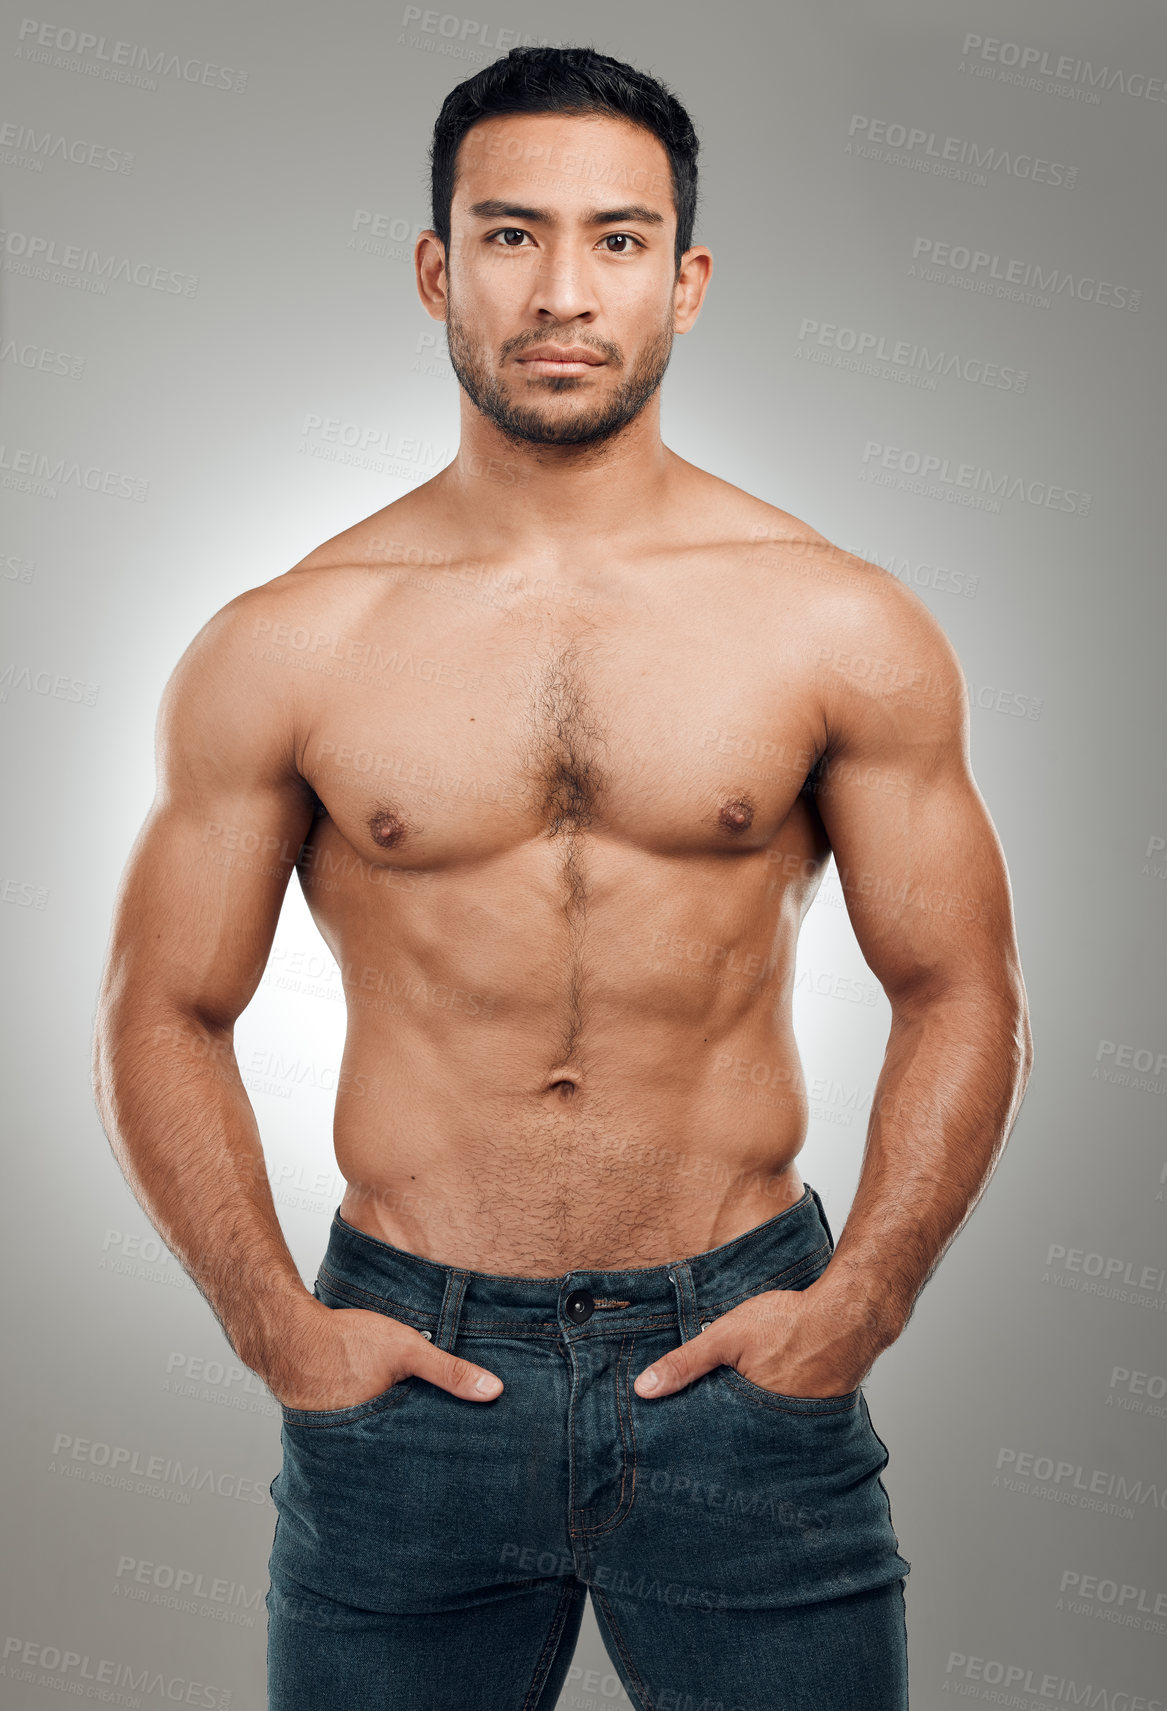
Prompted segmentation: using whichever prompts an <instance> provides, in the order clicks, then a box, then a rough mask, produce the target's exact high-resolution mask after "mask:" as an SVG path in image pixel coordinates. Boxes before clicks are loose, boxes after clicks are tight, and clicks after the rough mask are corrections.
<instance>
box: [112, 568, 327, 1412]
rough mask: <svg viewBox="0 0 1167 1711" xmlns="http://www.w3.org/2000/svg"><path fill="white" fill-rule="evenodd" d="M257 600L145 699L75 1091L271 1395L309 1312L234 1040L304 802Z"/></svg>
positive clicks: (301, 828) (308, 813)
mask: <svg viewBox="0 0 1167 1711" xmlns="http://www.w3.org/2000/svg"><path fill="white" fill-rule="evenodd" d="M263 597H264V591H263V590H252V591H251V592H250V593H248V594H244V595H241V596H240V597H239V598H238V599H237V600H234V601H232V602H231V603H230V604H229V605H227V606H225V607H224V608H223V609H222V611H220V612H219V613H217V614H216V615H215V617H214V618H212V619H211V620H210V622H209V623H208V624H207V625H206V626H205V627H204V628H203V629H202V630H201V631H200V633H199V634H198V635H197V636H196V637H195V639H194V641H193V642H192V643H191V645H190V646H189V647H188V648H187V650H186V652H185V653H184V654H183V656H182V658H181V660H180V661H179V663H178V665H177V667H176V668H175V670H174V673H173V675H172V676H171V678H170V681H169V683H168V684H167V686H166V690H165V692H164V694H163V697H162V703H161V706H160V709H159V714H158V725H157V740H156V762H157V774H158V783H157V790H156V794H155V798H154V802H153V804H152V806H151V808H150V812H149V814H148V815H147V818H146V822H145V824H144V825H143V827H142V830H141V832H140V833H139V835H138V838H137V840H136V842H135V844H134V847H133V850H132V852H131V855H130V858H129V861H128V863H127V866H126V870H125V873H124V875H123V877H122V882H121V886H120V889H119V893H118V898H117V903H116V907H115V912H114V921H113V931H112V935H111V939H110V945H109V953H108V960H107V964H106V969H105V973H104V978H103V981H102V985H101V992H100V996H99V1000H98V1010H97V1024H96V1029H95V1034H94V1059H93V1076H94V1092H95V1095H96V1099H97V1105H98V1109H99V1111H100V1114H101V1118H102V1121H103V1123H104V1125H105V1130H106V1134H107V1135H108V1137H109V1140H110V1144H111V1146H112V1148H113V1151H114V1153H115V1155H116V1157H117V1160H118V1163H119V1164H120V1165H121V1168H122V1171H123V1173H124V1175H125V1177H126V1180H127V1181H128V1182H129V1184H130V1187H131V1188H132V1189H133V1191H134V1194H135V1195H136V1196H137V1198H138V1200H139V1201H140V1202H141V1204H142V1206H143V1207H144V1208H145V1210H146V1211H147V1213H148V1215H149V1217H150V1219H151V1221H152V1223H153V1224H154V1226H155V1228H156V1229H157V1230H158V1231H159V1233H160V1234H161V1236H162V1238H163V1240H164V1241H165V1242H166V1244H167V1246H168V1247H169V1248H170V1249H171V1251H172V1252H173V1253H174V1254H175V1255H176V1257H177V1258H178V1259H179V1260H180V1261H181V1262H182V1264H183V1265H184V1266H185V1268H186V1270H187V1271H188V1272H189V1273H190V1275H191V1276H192V1277H193V1278H194V1280H195V1282H196V1283H197V1285H198V1287H199V1289H200V1290H201V1291H202V1293H203V1295H204V1296H205V1297H206V1299H207V1301H208V1302H209V1303H210V1306H211V1308H212V1310H213V1311H214V1313H215V1315H216V1317H217V1318H218V1320H219V1322H220V1324H221V1325H222V1327H223V1330H224V1331H225V1333H226V1335H227V1337H228V1340H229V1341H230V1343H231V1344H232V1346H233V1348H234V1349H235V1351H236V1353H237V1354H238V1355H239V1356H240V1358H241V1359H242V1360H243V1361H245V1362H246V1363H247V1364H248V1365H249V1366H252V1367H254V1368H255V1369H256V1370H257V1371H259V1372H261V1373H262V1374H263V1375H264V1377H265V1378H266V1379H267V1380H268V1382H269V1383H270V1384H271V1385H272V1388H273V1389H274V1390H275V1391H276V1392H277V1394H278V1392H279V1390H280V1387H281V1380H288V1381H292V1382H294V1372H295V1364H294V1363H296V1362H297V1361H298V1360H299V1359H301V1358H302V1356H303V1354H304V1353H305V1351H304V1350H303V1349H301V1348H300V1347H299V1344H300V1342H301V1341H302V1331H303V1328H304V1327H305V1326H306V1325H309V1324H310V1323H311V1321H312V1318H313V1314H312V1308H314V1307H318V1306H319V1304H318V1303H316V1301H315V1299H314V1297H312V1296H311V1295H310V1294H309V1292H308V1290H307V1289H305V1287H304V1284H303V1282H302V1281H301V1279H300V1276H299V1273H298V1271H297V1269H296V1265H295V1262H294V1261H293V1259H292V1256H291V1253H290V1252H289V1250H288V1246H287V1243H286V1241H285V1240H284V1236H283V1232H282V1230H281V1228H280V1224H279V1220H278V1218H277V1216H276V1211H275V1206H274V1203H273V1200H272V1194H271V1188H270V1184H269V1182H268V1177H267V1171H266V1167H265V1163H264V1156H263V1149H262V1146H261V1143H260V1136H259V1130H258V1126H257V1124H256V1120H255V1114H254V1112H253V1110H252V1108H251V1103H250V1101H249V1099H248V1097H247V1093H246V1090H245V1088H244V1086H243V1080H242V1077H241V1076H240V1073H239V1066H238V1063H237V1062H236V1058H235V1052H234V1045H233V1033H234V1024H235V1020H236V1018H237V1017H238V1016H239V1014H240V1012H241V1011H242V1010H243V1009H244V1008H245V1006H246V1005H247V1004H248V1003H249V1001H250V999H251V997H252V995H253V994H254V992H255V989H256V987H257V986H258V984H259V980H260V976H261V975H262V972H263V969H264V966H265V964H266V962H267V957H268V953H269V951H270V949H271V943H272V939H273V937H274V934H275V928H276V922H277V920H278V918H279V912H280V905H281V902H282V899H283V895H284V891H285V888H286V886H287V883H288V879H289V876H290V875H291V873H292V871H293V867H294V863H295V859H296V855H297V853H298V851H299V848H300V845H301V843H302V841H303V839H304V837H305V835H306V834H307V831H308V828H309V826H310V825H311V822H312V802H311V796H310V793H309V790H308V788H307V785H306V783H305V781H304V779H303V778H302V777H301V776H300V774H299V772H298V771H297V768H296V764H295V752H294V725H295V720H294V707H293V695H294V694H295V685H294V683H292V682H290V681H289V679H291V678H292V677H293V675H294V674H292V673H290V672H289V671H288V670H287V669H286V668H285V667H284V666H282V665H280V664H264V663H262V662H260V661H257V660H256V659H254V658H252V657H251V650H252V646H253V642H252V637H253V635H254V632H255V629H256V618H257V617H258V615H259V614H260V613H261V611H262V610H263ZM325 1311H327V1310H326V1309H325ZM289 1362H291V1363H293V1367H292V1371H290V1372H285V1371H283V1370H282V1368H283V1367H284V1366H285V1365H286V1364H287V1363H289Z"/></svg>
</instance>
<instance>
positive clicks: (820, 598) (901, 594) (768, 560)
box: [720, 483, 939, 631]
mask: <svg viewBox="0 0 1167 1711" xmlns="http://www.w3.org/2000/svg"><path fill="white" fill-rule="evenodd" d="M720 485H722V486H727V487H728V485H729V484H728V483H721V484H720ZM730 492H731V493H732V494H734V495H736V496H737V497H736V499H735V500H734V501H733V502H732V503H733V517H734V524H735V527H734V530H733V533H734V537H735V539H736V542H737V544H738V546H739V548H740V549H741V550H742V552H743V554H744V561H745V562H746V563H747V564H749V565H751V566H754V567H756V568H757V569H758V570H760V571H763V572H770V573H771V576H770V578H769V580H770V581H771V582H772V584H773V586H774V589H775V591H776V593H780V594H782V595H784V596H786V597H793V596H797V597H798V600H799V604H800V605H801V606H804V607H806V608H807V609H808V615H811V614H813V613H815V612H817V613H818V614H819V615H821V617H822V618H823V619H824V620H825V621H829V622H831V623H836V624H837V623H840V622H841V623H846V624H850V625H855V626H863V625H868V624H872V623H875V624H878V625H879V626H881V627H886V628H889V629H891V630H893V631H895V630H899V629H903V628H907V629H911V628H912V627H913V626H920V627H922V628H923V629H928V628H929V627H932V628H935V629H937V630H938V629H939V626H938V625H937V624H936V621H935V619H934V618H933V617H932V614H931V613H930V612H929V610H928V608H927V607H926V606H925V604H924V602H923V601H922V600H921V599H920V597H919V595H918V594H916V593H915V591H914V590H913V589H911V588H909V587H908V585H907V584H906V583H905V582H902V581H901V580H900V579H899V578H898V577H896V576H894V575H892V573H891V572H890V571H888V570H885V569H884V567H883V566H882V565H880V564H877V563H875V562H874V561H873V560H871V559H868V558H866V557H864V555H863V554H862V553H859V552H855V551H852V550H851V549H850V548H848V547H843V546H840V545H839V544H838V543H837V542H836V541H833V540H831V539H830V537H829V536H827V535H825V534H823V533H822V531H821V530H819V529H816V528H815V527H814V525H813V524H811V523H808V522H807V521H806V520H805V519H803V518H801V517H796V516H795V515H794V514H793V513H792V512H790V511H784V510H782V509H781V507H780V506H777V505H771V504H769V503H768V502H767V501H765V500H763V499H758V498H756V497H755V496H754V495H753V494H749V493H746V492H744V491H743V490H742V489H740V488H733V489H730Z"/></svg>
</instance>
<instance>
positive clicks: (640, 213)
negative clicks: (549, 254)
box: [470, 197, 665, 226]
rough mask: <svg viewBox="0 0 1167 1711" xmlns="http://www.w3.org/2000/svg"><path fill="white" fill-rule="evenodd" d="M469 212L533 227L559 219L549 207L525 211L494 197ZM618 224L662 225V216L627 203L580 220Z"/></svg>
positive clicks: (472, 206)
mask: <svg viewBox="0 0 1167 1711" xmlns="http://www.w3.org/2000/svg"><path fill="white" fill-rule="evenodd" d="M470 212H471V213H472V214H477V215H478V216H479V217H480V218H481V219H483V220H527V221H529V223H530V224H531V225H533V226H554V225H557V224H558V217H557V216H556V215H555V214H554V213H553V212H552V210H551V209H550V208H527V207H525V206H523V205H522V204H520V203H518V202H500V201H498V200H497V199H496V198H493V197H491V198H488V199H487V200H486V201H485V202H472V203H471V204H470ZM620 221H634V222H636V223H638V224H640V225H644V226H663V225H664V223H665V217H664V215H663V214H661V213H658V212H657V210H656V209H655V208H646V207H644V205H643V204H642V203H640V202H632V203H629V204H628V206H627V207H624V208H594V209H591V210H590V211H589V212H587V213H586V214H585V215H584V217H583V223H584V225H585V226H612V225H616V224H618V223H619V222H620Z"/></svg>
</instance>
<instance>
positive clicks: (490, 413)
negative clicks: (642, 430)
mask: <svg viewBox="0 0 1167 1711" xmlns="http://www.w3.org/2000/svg"><path fill="white" fill-rule="evenodd" d="M450 228H451V230H450V251H451V253H450V256H449V259H448V263H447V274H446V290H447V301H446V334H447V342H448V344H449V350H450V361H451V365H452V366H453V369H454V373H455V374H456V375H457V377H458V379H459V381H460V382H461V384H462V386H463V387H464V389H465V391H466V393H467V395H468V397H469V398H470V400H471V402H472V403H473V404H474V405H475V406H476V407H477V408H478V409H479V410H480V411H481V412H482V414H483V415H484V416H486V417H487V419H488V420H490V421H491V422H493V423H494V424H495V425H496V427H498V428H499V429H500V430H501V431H502V432H503V433H504V434H506V435H507V436H508V437H509V438H511V439H512V440H514V441H518V442H524V443H526V444H530V445H547V446H553V445H562V446H569V445H574V446H583V445H594V444H597V443H599V442H600V441H603V440H606V439H610V438H611V437H612V436H613V435H614V434H617V433H619V432H620V430H621V429H622V428H624V427H625V426H626V425H627V424H628V423H629V422H631V421H632V420H633V418H634V417H635V416H636V415H638V414H639V412H640V411H641V410H642V409H643V408H644V405H645V404H646V403H647V402H648V400H649V399H650V398H651V397H652V395H653V393H654V392H655V391H656V389H657V387H658V386H659V385H660V382H661V379H662V377H663V375H664V372H665V369H666V368H667V366H668V361H669V355H670V353H671V351H672V344H673V329H674V316H675V303H674V289H675V282H676V273H675V266H674V254H673V243H674V235H675V231H676V213H675V209H674V206H673V199H672V181H671V177H670V173H669V158H668V155H667V153H666V151H665V149H664V146H663V144H662V143H661V142H660V141H659V140H658V139H657V138H656V137H655V136H653V135H652V133H651V132H649V131H645V130H642V129H640V128H639V127H638V126H636V125H632V124H630V123H628V122H627V121H625V120H622V119H611V118H607V117H603V118H601V117H587V118H583V117H569V116H566V115H561V114H549V113H536V114H507V115H505V116H502V117H497V118H492V119H485V120H483V121H481V122H480V123H479V124H477V125H475V126H474V127H473V128H472V129H471V130H470V131H468V132H467V134H466V136H465V137H464V139H463V141H462V145H461V148H460V149H459V152H458V171H457V181H456V184H455V189H454V198H453V205H452V207H451V211H450ZM549 347H550V350H549V354H550V356H551V357H552V358H554V359H559V358H562V357H563V356H565V355H566V354H568V353H569V352H571V353H574V354H575V355H576V356H582V357H583V358H585V359H586V360H584V361H566V362H565V361H562V360H542V358H541V356H540V354H539V353H548V348H549Z"/></svg>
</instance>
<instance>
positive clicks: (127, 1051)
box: [93, 1009, 313, 1383]
mask: <svg viewBox="0 0 1167 1711" xmlns="http://www.w3.org/2000/svg"><path fill="white" fill-rule="evenodd" d="M93 1085H94V1093H95V1096H96V1099H97V1106H98V1110H99V1112H100V1115H101V1119H102V1122H103V1124H104V1126H105V1132H106V1134H107V1136H108V1138H109V1142H110V1145H111V1147H112V1148H113V1152H114V1155H115V1157H116V1158H117V1161H118V1163H119V1165H120V1166H121V1169H122V1172H123V1174H124V1176H125V1178H126V1181H127V1182H128V1183H129V1185H130V1187H131V1189H132V1190H133V1192H134V1194H135V1196H136V1197H137V1199H138V1201H139V1202H140V1204H141V1205H142V1207H143V1208H144V1210H145V1212H146V1214H147V1216H148V1217H149V1219H150V1221H151V1223H152V1224H153V1225H154V1227H155V1229H156V1230H157V1231H158V1232H159V1234H160V1235H161V1237H162V1239H163V1240H164V1241H165V1243H166V1245H167V1247H168V1248H169V1249H170V1250H171V1252H172V1253H173V1254H174V1255H175V1257H176V1258H177V1259H178V1260H179V1261H180V1263H181V1264H182V1265H183V1267H184V1268H185V1270H186V1271H187V1272H188V1273H189V1274H190V1276H191V1277H192V1278H193V1280H194V1282H195V1284H196V1285H197V1287H198V1288H199V1290H200V1292H201V1293H202V1294H203V1296H204V1297H205V1298H206V1300H207V1302H208V1303H209V1305H210V1307H211V1309H212V1311H213V1312H214V1314H215V1316H216V1318H217V1319H218V1321H219V1323H220V1325H221V1326H222V1328H223V1331H224V1333H225V1335H226V1337H227V1339H228V1341H229V1342H230V1344H231V1346H232V1348H233V1349H234V1350H235V1352H236V1354H238V1356H239V1358H240V1359H241V1360H242V1361H243V1362H244V1363H245V1364H246V1365H248V1366H250V1367H252V1368H253V1369H254V1370H255V1371H257V1372H259V1373H260V1374H261V1375H262V1376H263V1377H264V1378H265V1379H267V1380H268V1382H269V1383H274V1382H276V1380H277V1379H278V1378H279V1377H280V1376H281V1375H282V1368H283V1365H285V1364H286V1363H287V1361H288V1359H289V1356H290V1355H291V1353H292V1350H291V1348H290V1346H289V1345H290V1342H291V1341H292V1337H291V1333H292V1330H293V1328H294V1327H299V1326H301V1325H302V1323H303V1322H304V1320H305V1317H306V1313H307V1312H310V1310H311V1306H312V1304H313V1297H312V1296H311V1294H310V1293H309V1291H308V1290H307V1289H306V1288H305V1287H304V1284H303V1282H302V1280H301V1278H300V1275H299V1272H298V1271H297V1269H296V1264H295V1261H294V1260H293V1258H292V1255H291V1253H290V1252H289V1250H288V1245H287V1242H286V1241H285V1239H284V1234H283V1231H282V1229H281V1228H280V1223H279V1219H278V1217H277V1215H276V1209H275V1204H274V1202H273V1200H272V1193H271V1185H270V1183H269V1181H268V1175H267V1168H266V1164H265V1161H264V1156H263V1148H262V1145H261V1142H260V1136H259V1129H258V1126H257V1124H256V1120H255V1113H254V1111H253V1110H252V1108H251V1102H250V1100H249V1099H248V1097H247V1092H246V1089H245V1088H244V1086H243V1080H242V1077H241V1075H240V1073H239V1065H238V1063H237V1061H236V1058H235V1052H234V1047H233V1044H232V1039H231V1035H230V1033H229V1032H228V1031H225V1030H222V1029H210V1028H207V1027H204V1026H203V1025H202V1024H201V1023H200V1022H199V1021H198V1020H196V1019H195V1018H194V1017H192V1016H189V1015H186V1014H184V1013H183V1012H181V1011H177V1010H175V1011H159V1010H157V1009H153V1010H152V1011H151V1014H150V1016H149V1017H147V1016H145V1015H143V1014H131V1015H127V1014H125V1013H122V1014H119V1015H116V1016H103V1017H101V1018H100V1019H99V1022H98V1028H97V1031H96V1034H95V1038H94V1065H93Z"/></svg>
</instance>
